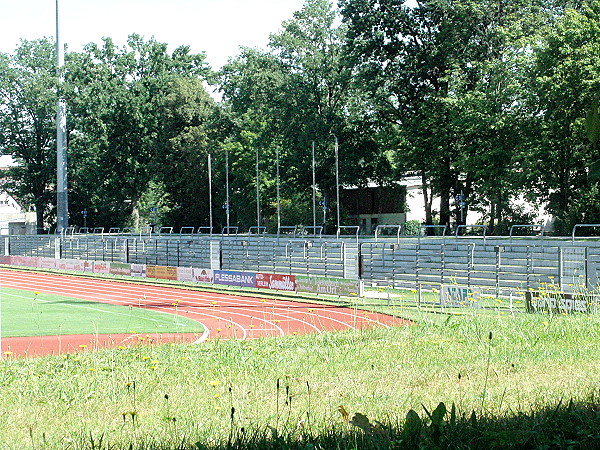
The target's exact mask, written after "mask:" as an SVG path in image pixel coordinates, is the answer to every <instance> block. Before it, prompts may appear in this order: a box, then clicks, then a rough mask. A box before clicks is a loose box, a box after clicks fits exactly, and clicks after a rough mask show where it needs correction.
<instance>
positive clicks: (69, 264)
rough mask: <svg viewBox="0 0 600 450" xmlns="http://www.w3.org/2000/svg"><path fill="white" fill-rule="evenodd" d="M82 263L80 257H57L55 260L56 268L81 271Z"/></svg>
mask: <svg viewBox="0 0 600 450" xmlns="http://www.w3.org/2000/svg"><path fill="white" fill-rule="evenodd" d="M83 263H84V261H82V260H80V259H59V260H57V264H56V268H57V269H60V270H73V271H77V272H83Z"/></svg>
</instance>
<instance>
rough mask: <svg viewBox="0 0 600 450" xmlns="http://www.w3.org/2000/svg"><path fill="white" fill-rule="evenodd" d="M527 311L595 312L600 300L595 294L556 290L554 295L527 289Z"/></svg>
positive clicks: (557, 312)
mask: <svg viewBox="0 0 600 450" xmlns="http://www.w3.org/2000/svg"><path fill="white" fill-rule="evenodd" d="M525 302H526V303H527V312H530V313H534V312H545V313H556V314H562V313H565V314H568V313H574V312H580V313H595V312H597V311H598V304H599V303H600V301H599V300H598V298H597V297H596V296H595V295H578V294H571V293H567V292H556V293H552V295H550V294H548V293H546V292H545V293H541V292H540V291H526V292H525Z"/></svg>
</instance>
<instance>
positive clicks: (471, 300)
mask: <svg viewBox="0 0 600 450" xmlns="http://www.w3.org/2000/svg"><path fill="white" fill-rule="evenodd" d="M440 305H441V306H446V307H452V308H466V307H469V306H470V307H474V308H479V307H481V305H480V304H479V292H477V291H474V290H473V289H471V288H470V287H468V286H459V285H442V287H441V290H440Z"/></svg>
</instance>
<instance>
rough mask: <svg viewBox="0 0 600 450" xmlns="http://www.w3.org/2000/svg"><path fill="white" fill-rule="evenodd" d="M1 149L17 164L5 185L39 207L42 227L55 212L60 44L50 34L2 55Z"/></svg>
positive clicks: (39, 221) (0, 78) (37, 208)
mask: <svg viewBox="0 0 600 450" xmlns="http://www.w3.org/2000/svg"><path fill="white" fill-rule="evenodd" d="M0 74H1V75H0V149H1V150H2V153H4V154H7V155H11V156H12V157H13V158H14V160H15V163H16V166H14V167H11V168H10V169H9V170H8V174H7V180H8V181H7V182H6V183H5V184H4V186H3V187H5V188H6V189H7V190H8V191H9V192H10V193H11V194H12V195H14V196H15V197H16V198H17V199H18V200H19V201H20V202H21V203H22V204H24V206H29V205H33V206H35V210H36V214H37V227H38V230H41V229H43V228H44V226H45V224H46V223H50V222H51V221H52V220H53V216H54V215H55V210H54V209H53V207H52V203H53V200H54V196H55V183H56V99H57V96H56V89H57V70H56V64H55V46H54V44H53V43H51V42H50V41H49V40H47V39H41V40H36V41H22V42H21V44H20V46H19V47H18V48H17V49H16V51H15V53H14V54H13V55H5V54H0Z"/></svg>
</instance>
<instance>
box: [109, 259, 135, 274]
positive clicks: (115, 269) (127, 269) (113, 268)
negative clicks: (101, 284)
mask: <svg viewBox="0 0 600 450" xmlns="http://www.w3.org/2000/svg"><path fill="white" fill-rule="evenodd" d="M110 273H111V274H113V275H127V276H129V275H131V265H130V264H125V263H116V262H113V263H110Z"/></svg>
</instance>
